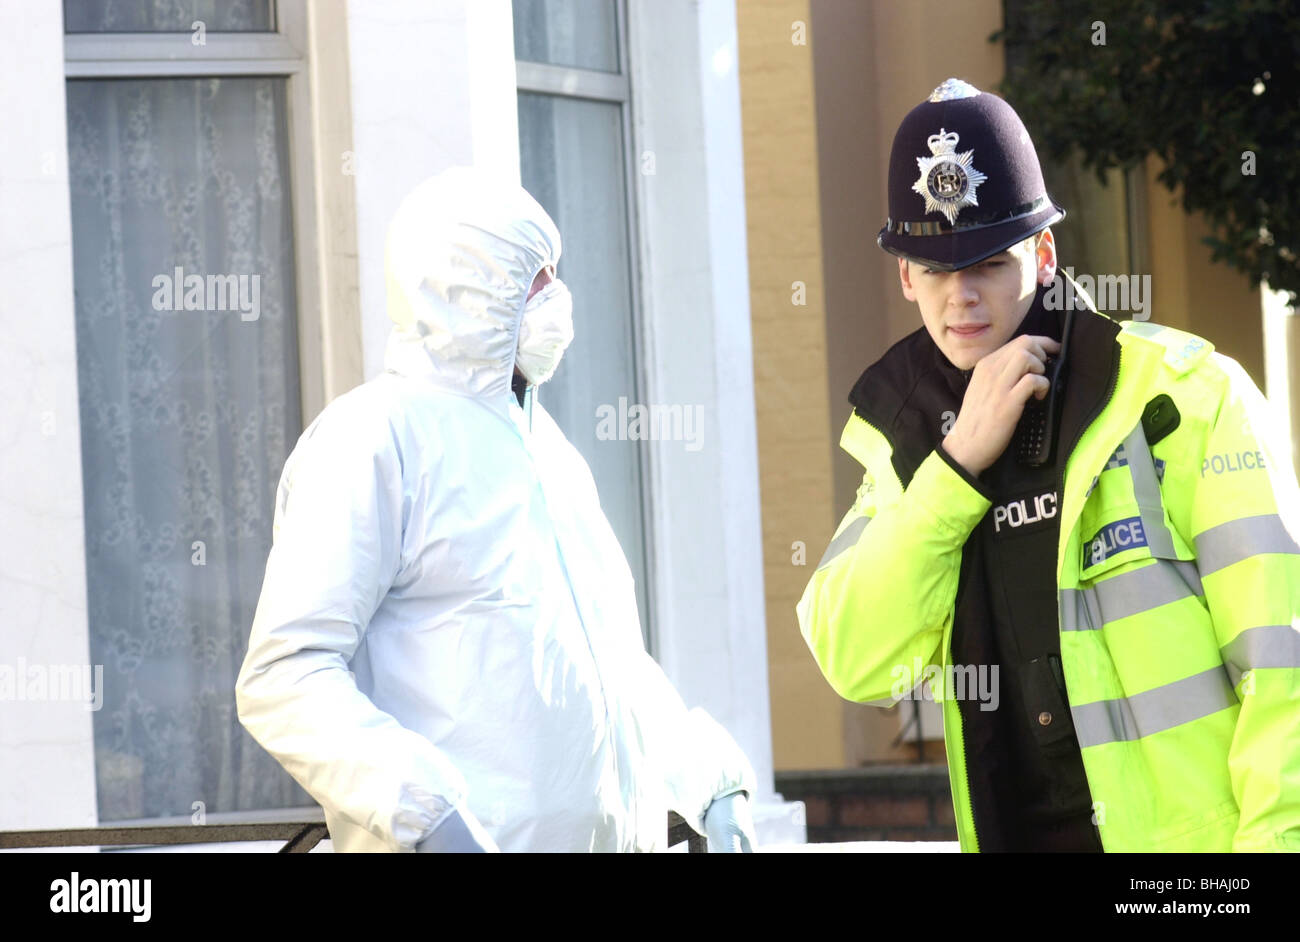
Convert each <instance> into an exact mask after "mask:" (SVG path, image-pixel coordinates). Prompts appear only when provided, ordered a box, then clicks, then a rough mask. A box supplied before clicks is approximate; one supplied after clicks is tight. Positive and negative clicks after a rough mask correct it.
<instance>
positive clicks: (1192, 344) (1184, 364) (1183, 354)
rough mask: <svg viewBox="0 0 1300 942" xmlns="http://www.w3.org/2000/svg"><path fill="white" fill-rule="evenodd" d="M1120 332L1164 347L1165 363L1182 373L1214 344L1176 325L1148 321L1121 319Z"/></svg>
mask: <svg viewBox="0 0 1300 942" xmlns="http://www.w3.org/2000/svg"><path fill="white" fill-rule="evenodd" d="M1121 327H1122V330H1121V334H1127V335H1128V336H1132V337H1141V338H1143V339H1144V340H1149V341H1151V342H1153V343H1156V344H1159V345H1160V346H1161V347H1163V348H1164V361H1165V364H1166V365H1167V366H1168V367H1169V368H1170V369H1172V370H1173V371H1174V372H1175V373H1176V374H1178V375H1182V374H1183V373H1186V372H1187V371H1188V370H1190V369H1192V368H1193V367H1194V366H1196V364H1198V363H1200V362H1201V361H1202V360H1204V359H1205V358H1206V357H1208V356H1209V355H1210V354H1211V353H1213V352H1214V344H1212V343H1211V342H1210V341H1208V340H1206V339H1205V338H1204V337H1198V336H1196V335H1195V334H1189V333H1188V332H1187V331H1185V330H1179V329H1178V328H1176V327H1164V326H1161V325H1160V324H1153V323H1151V322H1150V321H1122V322H1121Z"/></svg>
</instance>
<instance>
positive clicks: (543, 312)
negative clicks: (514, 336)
mask: <svg viewBox="0 0 1300 942" xmlns="http://www.w3.org/2000/svg"><path fill="white" fill-rule="evenodd" d="M572 340H573V295H571V294H570V293H569V289H568V288H567V287H565V285H564V282H562V281H560V280H559V279H558V278H556V279H554V280H552V281H551V282H550V284H548V285H547V286H546V287H545V288H543V289H542V290H541V291H539V292H537V293H536V294H535V295H533V296H532V297H531V298H529V299H528V303H527V304H525V305H524V316H523V320H522V321H521V323H520V324H519V349H518V351H517V353H516V354H515V364H516V365H517V366H518V367H519V372H521V373H523V374H524V378H525V379H526V380H528V382H529V383H530V384H532V385H534V386H537V385H540V384H541V383H544V382H546V381H547V380H548V379H550V378H551V375H552V374H553V373H554V372H555V368H556V367H557V366H559V365H560V358H561V357H562V356H564V351H565V350H566V349H567V348H568V346H569V343H570V341H572Z"/></svg>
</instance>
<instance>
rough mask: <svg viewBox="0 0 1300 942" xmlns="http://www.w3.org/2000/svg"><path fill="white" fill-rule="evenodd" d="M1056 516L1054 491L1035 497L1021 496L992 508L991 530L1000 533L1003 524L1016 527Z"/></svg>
mask: <svg viewBox="0 0 1300 942" xmlns="http://www.w3.org/2000/svg"><path fill="white" fill-rule="evenodd" d="M1055 516H1056V492H1055V491H1048V492H1047V493H1046V494H1039V495H1038V496H1036V497H1022V498H1020V499H1019V500H1011V501H1007V502H1006V503H1005V504H999V505H998V506H996V507H994V508H993V532H994V533H996V534H1000V533H1002V530H1003V526H1004V525H1005V526H1006V527H1009V528H1017V527H1023V526H1028V525H1029V524H1031V523H1038V522H1039V521H1041V520H1051V519H1052V518H1053V517H1055Z"/></svg>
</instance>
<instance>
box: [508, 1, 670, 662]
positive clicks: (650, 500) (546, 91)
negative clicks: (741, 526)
mask: <svg viewBox="0 0 1300 942" xmlns="http://www.w3.org/2000/svg"><path fill="white" fill-rule="evenodd" d="M614 7H615V11H614V16H615V29H614V36H615V42H616V44H617V46H618V58H617V63H618V72H617V73H614V72H604V71H601V70H598V69H584V68H579V67H578V66H570V65H553V64H549V63H542V62H528V61H525V60H523V59H519V58H516V60H515V90H516V92H527V93H532V94H539V95H551V96H554V97H556V98H582V99H587V100H590V101H599V102H606V103H610V104H616V105H618V106H619V118H620V124H621V127H622V146H623V187H624V197H625V199H626V201H627V227H628V233H627V237H628V247H629V250H630V251H629V252H628V257H629V259H630V263H631V266H630V270H629V272H628V278H629V280H630V284H631V297H630V302H631V308H632V365H633V377H632V384H633V392H634V393H635V395H636V397H637V398H636V401H637V402H642V403H645V402H649V401H650V399H649V396H648V389H649V382H648V379H647V372H648V371H647V368H646V363H647V358H646V355H647V351H648V349H649V344H650V340H651V336H652V335H651V334H650V332H649V331H648V330H647V329H646V323H645V317H644V312H645V311H646V310H647V306H646V303H645V290H646V287H645V284H644V280H643V279H642V276H641V272H642V269H643V266H644V265H645V264H646V259H645V258H644V257H643V253H644V240H643V239H642V238H641V225H640V221H641V214H640V207H639V204H640V195H641V191H640V187H639V185H638V181H637V170H636V167H637V157H636V155H637V154H638V153H639V151H638V149H637V146H636V145H637V141H636V131H635V128H636V123H635V121H634V120H633V118H634V115H633V108H634V103H633V89H632V80H631V67H630V63H629V61H628V49H629V46H630V43H629V37H628V15H627V0H614ZM637 461H638V463H639V470H640V476H641V540H642V543H643V544H644V545H643V547H642V558H643V559H644V560H645V578H646V592H645V598H646V611H644V612H642V613H641V620H642V622H643V625H644V630H645V636H646V647H647V649H648V650H649V651H650V653H651V655H655V654H657V652H658V647H659V645H658V637H659V636H658V631H657V628H658V609H659V605H658V600H659V590H660V589H661V588H662V587H661V586H660V584H659V579H658V574H657V567H656V565H655V560H656V555H657V554H656V552H655V549H656V542H655V513H654V509H655V495H656V494H658V493H659V488H658V480H657V474H656V468H655V462H654V458H653V452H652V450H651V449H648V448H645V447H644V446H642V447H639V448H638V449H637Z"/></svg>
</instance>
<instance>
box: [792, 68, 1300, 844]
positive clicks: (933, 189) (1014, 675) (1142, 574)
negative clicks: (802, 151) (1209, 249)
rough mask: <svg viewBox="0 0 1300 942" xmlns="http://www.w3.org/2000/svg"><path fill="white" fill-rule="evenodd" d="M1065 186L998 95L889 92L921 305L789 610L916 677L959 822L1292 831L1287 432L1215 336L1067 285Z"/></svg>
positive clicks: (885, 372)
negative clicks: (909, 101) (812, 567)
mask: <svg viewBox="0 0 1300 942" xmlns="http://www.w3.org/2000/svg"><path fill="white" fill-rule="evenodd" d="M1064 215H1065V214H1064V211H1063V210H1062V209H1061V208H1060V207H1059V206H1057V205H1056V204H1055V203H1054V202H1053V201H1052V199H1051V198H1050V197H1049V195H1048V193H1047V191H1046V189H1045V187H1044V184H1043V178H1042V172H1041V170H1040V167H1039V162H1038V157H1037V155H1036V153H1035V151H1034V146H1033V143H1032V142H1031V141H1030V139H1029V135H1028V133H1027V132H1026V130H1025V127H1024V125H1023V123H1022V122H1021V121H1020V118H1019V117H1018V116H1017V115H1016V113H1015V111H1014V110H1013V109H1012V108H1011V107H1010V106H1009V105H1008V104H1007V103H1006V102H1004V101H1003V100H1002V99H1000V98H998V97H996V96H994V95H991V94H988V93H984V92H981V91H980V90H978V89H976V88H974V87H973V86H971V85H969V84H967V83H966V82H962V81H959V80H957V79H949V80H947V81H946V82H944V83H943V84H942V85H940V86H939V87H938V88H936V89H935V91H934V92H933V94H931V96H930V97H929V99H928V100H927V101H925V102H922V103H921V104H920V105H918V106H917V107H916V108H914V109H913V110H912V111H911V112H910V113H909V114H908V115H907V116H906V117H905V118H904V120H903V122H902V125H901V126H900V127H899V129H898V132H897V135H896V136H895V138H894V145H893V151H892V154H891V157H890V166H889V218H888V219H887V220H886V223H885V226H884V228H883V229H881V231H880V234H879V237H878V242H879V244H880V246H881V247H882V248H883V249H885V250H886V251H888V252H890V253H892V254H894V255H896V256H898V266H899V279H900V282H901V286H902V291H903V294H904V296H905V297H906V298H907V299H908V300H909V301H912V302H915V303H916V305H917V307H918V309H919V311H920V315H921V320H922V323H923V326H922V327H921V328H919V329H918V330H916V331H915V332H914V333H912V334H910V335H908V336H907V337H905V338H904V339H903V340H901V341H899V342H898V343H897V344H895V345H894V346H893V347H891V348H890V349H889V350H888V351H887V352H886V353H885V355H884V356H883V357H882V358H881V359H880V360H879V361H878V362H876V363H875V364H873V365H872V366H870V367H869V368H868V369H867V370H866V371H865V372H864V373H863V374H862V376H861V378H860V379H859V380H858V382H857V384H856V385H855V386H854V388H853V390H852V393H851V394H850V396H849V400H850V402H851V403H852V405H853V414H852V415H851V417H850V418H849V422H848V424H847V426H846V428H845V430H844V434H843V437H842V439H841V444H842V446H843V447H844V448H845V449H846V450H847V451H848V452H849V453H850V454H852V455H853V456H854V457H855V458H856V459H857V460H858V461H859V462H860V463H861V464H862V465H863V468H864V475H863V481H862V486H861V487H860V488H859V490H858V496H857V499H856V501H855V503H854V505H853V507H852V508H851V509H850V510H849V512H848V513H847V514H846V515H845V517H844V519H843V520H842V521H841V523H840V525H839V527H838V528H837V530H836V532H835V535H834V538H833V539H832V540H831V543H830V546H829V547H828V549H827V551H826V553H825V555H824V557H823V558H822V560H821V562H820V563H819V565H818V567H817V570H816V571H815V572H814V574H813V576H812V579H811V580H810V581H809V584H808V587H807V589H806V590H805V592H804V595H803V598H802V599H801V601H800V603H799V606H798V616H799V623H800V627H801V630H802V632H803V635H804V638H805V640H806V641H807V643H808V645H809V647H810V649H811V651H812V653H813V655H814V657H815V658H816V660H817V663H818V665H819V666H820V668H821V670H822V672H823V674H824V675H825V676H826V678H827V680H828V681H829V682H830V683H831V685H832V686H833V687H834V688H835V689H836V690H837V691H838V692H839V693H840V694H841V695H842V696H844V697H846V698H848V699H851V700H857V701H862V702H872V703H878V704H881V705H885V706H888V705H892V704H893V703H895V702H897V701H898V700H899V699H900V698H901V697H902V696H904V695H905V694H907V693H908V691H909V690H910V689H911V688H912V687H913V686H914V685H915V684H916V683H917V682H918V681H920V680H921V679H922V678H925V679H927V680H929V681H930V682H931V683H932V685H933V692H934V696H935V699H936V700H940V701H941V702H942V704H943V711H944V730H945V744H946V748H947V754H948V766H949V773H950V778H951V782H952V794H953V801H954V806H955V812H956V821H957V829H958V835H959V838H960V841H961V846H962V849H963V850H966V851H975V850H982V851H1102V850H1106V851H1116V850H1125V851H1127V850H1207V851H1226V850H1282V849H1300V794H1297V791H1296V788H1295V784H1294V783H1296V782H1297V781H1300V641H1298V640H1297V638H1298V637H1300V635H1298V634H1297V630H1298V627H1300V547H1298V546H1297V543H1296V538H1297V534H1300V511H1298V510H1297V508H1298V507H1300V492H1298V491H1297V486H1296V480H1295V475H1294V471H1293V469H1292V467H1291V465H1290V461H1289V451H1288V450H1287V449H1286V448H1285V446H1284V445H1282V444H1281V443H1279V442H1277V441H1274V440H1273V439H1272V438H1271V437H1270V436H1272V435H1273V434H1274V433H1275V429H1276V428H1277V424H1276V422H1274V421H1272V420H1271V419H1270V417H1269V415H1268V411H1267V405H1266V403H1265V402H1264V400H1263V397H1262V396H1261V395H1260V393H1259V390H1258V389H1257V388H1256V387H1255V386H1254V384H1253V383H1252V382H1251V380H1250V379H1249V377H1248V376H1247V375H1246V374H1245V372H1244V371H1243V370H1242V369H1241V367H1240V366H1239V365H1238V364H1237V363H1235V362H1234V361H1233V360H1231V359H1230V358H1228V357H1225V356H1223V355H1221V354H1218V353H1215V352H1214V351H1213V346H1212V344H1210V343H1209V342H1207V341H1205V340H1203V339H1201V338H1198V337H1194V336H1192V335H1190V334H1187V333H1184V332H1182V331H1177V330H1172V329H1168V328H1162V327H1158V326H1156V325H1154V324H1150V323H1134V322H1123V323H1117V322H1114V321H1111V320H1110V319H1108V318H1106V317H1104V316H1102V315H1101V314H1099V313H1097V312H1096V310H1095V308H1093V306H1092V305H1091V303H1090V301H1088V299H1087V296H1086V295H1085V294H1084V293H1083V292H1081V291H1079V290H1078V289H1077V286H1074V285H1073V283H1071V285H1070V287H1071V288H1073V289H1074V290H1073V291H1072V292H1063V291H1061V290H1060V289H1061V282H1060V281H1059V279H1060V278H1061V277H1063V276H1060V275H1058V273H1057V259H1056V250H1055V243H1054V241H1053V236H1052V231H1051V229H1050V226H1051V225H1052V224H1053V223H1055V222H1057V221H1058V220H1060V219H1062V218H1063V217H1064ZM1063 297H1065V298H1071V299H1072V300H1071V303H1061V299H1062V298H1063ZM1073 299H1077V300H1073ZM918 668H921V670H918ZM990 684H993V685H996V694H995V696H992V697H989V696H987V693H988V692H989V689H990Z"/></svg>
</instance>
